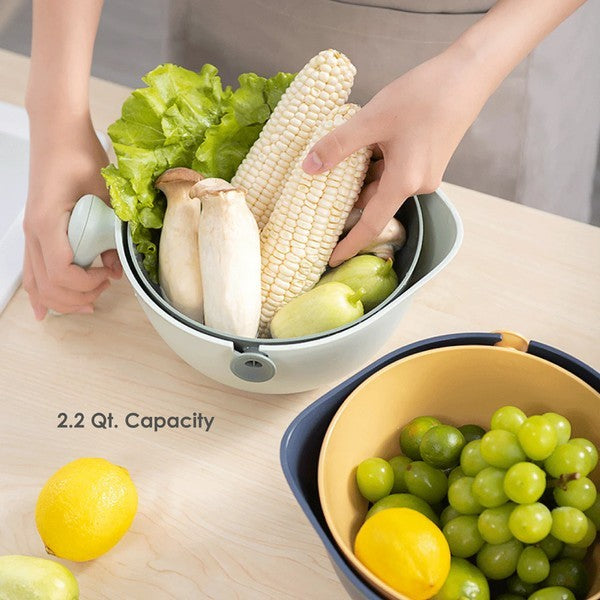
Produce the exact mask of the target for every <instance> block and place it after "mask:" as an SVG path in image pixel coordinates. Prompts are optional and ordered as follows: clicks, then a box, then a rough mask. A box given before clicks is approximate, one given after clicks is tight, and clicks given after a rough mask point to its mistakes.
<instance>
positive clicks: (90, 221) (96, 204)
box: [67, 194, 117, 269]
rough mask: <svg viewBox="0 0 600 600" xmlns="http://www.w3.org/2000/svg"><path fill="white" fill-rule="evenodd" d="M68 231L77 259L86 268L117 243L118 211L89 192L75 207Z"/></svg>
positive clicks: (77, 262)
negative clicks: (116, 219) (116, 213)
mask: <svg viewBox="0 0 600 600" xmlns="http://www.w3.org/2000/svg"><path fill="white" fill-rule="evenodd" d="M67 234H68V236H69V243H70V244H71V249H72V250H73V262H74V263H75V264H76V265H79V266H80V267H83V268H84V269H85V268H87V267H89V266H90V265H91V264H92V262H94V259H95V258H96V257H97V256H99V255H100V254H102V252H106V250H112V249H113V248H116V247H117V246H116V243H115V213H114V212H113V211H112V209H111V208H110V207H109V206H107V205H106V203H105V202H103V201H102V200H101V199H100V198H98V196H94V195H93V194H86V195H85V196H82V197H81V198H79V200H77V204H75V207H74V208H73V212H72V213H71V217H70V219H69V228H68V231H67Z"/></svg>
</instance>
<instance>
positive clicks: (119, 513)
mask: <svg viewBox="0 0 600 600" xmlns="http://www.w3.org/2000/svg"><path fill="white" fill-rule="evenodd" d="M136 510H137V492H136V489H135V486H134V485H133V481H131V478H130V477H129V473H128V472H127V471H126V470H125V469H124V468H123V467H119V466H117V465H113V464H112V463H110V462H109V461H107V460H105V459H103V458H80V459H78V460H74V461H73V462H70V463H69V464H67V465H65V466H64V467H62V468H60V469H59V470H58V471H57V472H56V473H54V475H52V477H50V479H48V481H47V482H46V484H45V485H44V487H43V488H42V491H41V492H40V495H39V497H38V501H37V506H36V509H35V521H36V525H37V529H38V532H39V534H40V537H41V538H42V541H43V542H44V544H45V545H46V550H47V551H48V553H49V554H53V555H54V556H58V557H60V558H66V559H68V560H74V561H86V560H92V559H94V558H97V557H98V556H100V555H101V554H104V553H105V552H107V551H108V550H110V549H111V548H112V547H113V546H114V545H115V544H116V543H117V542H118V541H119V540H120V539H121V538H122V537H123V535H124V534H125V532H126V531H127V530H128V529H129V526H130V525H131V522H132V521H133V517H134V516H135V513H136Z"/></svg>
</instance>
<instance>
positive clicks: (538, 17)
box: [449, 0, 585, 102]
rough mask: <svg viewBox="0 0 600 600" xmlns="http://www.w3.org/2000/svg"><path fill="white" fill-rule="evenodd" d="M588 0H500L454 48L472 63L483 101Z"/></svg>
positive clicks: (452, 50)
mask: <svg viewBox="0 0 600 600" xmlns="http://www.w3.org/2000/svg"><path fill="white" fill-rule="evenodd" d="M584 2H585V0H499V1H498V2H497V3H496V4H495V5H494V6H493V7H492V9H491V10H490V11H489V12H488V13H487V14H486V15H485V16H484V17H483V18H482V19H480V20H479V21H478V22H477V23H475V25H473V26H472V27H470V28H469V29H468V30H467V31H466V32H465V33H464V34H463V35H461V36H460V38H458V40H457V41H456V42H455V43H454V44H453V46H451V48H450V49H449V52H454V53H460V54H462V55H463V56H464V57H466V60H467V62H468V63H469V67H468V69H469V72H470V73H471V74H472V75H473V76H474V77H475V79H476V81H477V89H478V91H479V93H480V94H481V96H482V100H483V102H485V101H486V100H487V98H488V97H489V96H490V95H491V94H492V93H493V92H494V90H495V89H496V88H497V87H498V86H499V85H500V83H501V82H502V81H503V80H504V78H505V77H506V76H507V75H508V74H509V73H510V72H511V71H512V70H513V69H514V68H515V67H516V66H517V65H518V64H519V63H520V62H521V61H522V60H523V59H524V58H525V57H526V56H527V55H528V54H529V53H530V52H531V51H532V50H533V49H534V48H535V47H536V46H537V45H538V44H539V43H540V42H541V41H542V40H543V39H544V38H545V37H546V36H547V35H548V34H549V33H550V32H552V31H553V30H554V29H555V28H556V27H557V26H558V25H559V24H560V23H561V22H562V21H564V20H565V19H566V18H567V17H568V16H569V15H570V14H571V13H573V12H574V11H575V10H576V9H577V8H579V7H580V6H581V5H582V4H583V3H584Z"/></svg>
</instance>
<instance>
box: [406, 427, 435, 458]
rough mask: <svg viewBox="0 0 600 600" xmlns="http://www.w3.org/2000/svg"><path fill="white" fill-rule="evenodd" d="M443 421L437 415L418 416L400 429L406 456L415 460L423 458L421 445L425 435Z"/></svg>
mask: <svg viewBox="0 0 600 600" xmlns="http://www.w3.org/2000/svg"><path fill="white" fill-rule="evenodd" d="M436 425H441V422H440V421H439V420H438V419H436V418H435V417H417V418H416V419H413V420H412V421H410V423H407V424H406V425H405V426H404V427H403V428H402V429H401V430H400V448H402V452H403V453H404V455H405V456H408V457H409V458H412V459H413V460H421V453H420V452H419V446H420V445H421V440H422V439H423V436H424V435H425V434H426V433H427V432H428V431H429V430H430V429H431V428H432V427H435V426H436Z"/></svg>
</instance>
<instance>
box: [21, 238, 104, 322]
mask: <svg viewBox="0 0 600 600" xmlns="http://www.w3.org/2000/svg"><path fill="white" fill-rule="evenodd" d="M28 262H29V264H30V269H31V274H32V277H31V276H30V275H28V276H27V277H28V282H27V286H28V287H29V288H30V289H31V290H32V291H31V293H30V297H31V298H32V306H33V307H34V314H35V315H36V318H38V319H43V318H44V316H45V314H46V310H47V309H52V310H55V311H57V312H60V313H73V312H80V313H92V312H94V306H93V304H94V302H95V301H96V300H97V299H98V296H100V294H101V293H102V292H103V291H104V290H105V289H106V288H107V287H109V285H110V281H109V280H108V278H107V276H106V274H105V273H106V272H107V271H108V269H106V268H105V267H102V268H98V269H93V270H92V271H93V273H92V274H91V275H90V276H89V278H88V279H86V280H85V282H84V285H83V291H79V290H76V289H73V288H70V287H66V286H61V285H60V284H58V283H57V279H59V280H61V281H62V280H65V281H67V282H68V281H69V279H68V276H66V275H65V273H67V274H68V273H69V272H73V271H72V270H71V269H75V270H77V271H81V272H82V273H83V274H84V275H87V274H86V272H85V271H84V270H83V269H81V268H80V267H76V266H75V265H67V267H66V268H65V269H64V270H60V269H59V268H58V267H57V266H56V265H54V269H55V271H54V272H53V274H54V278H53V277H52V276H51V274H50V273H49V271H48V269H47V267H46V264H45V262H44V257H43V253H42V249H41V246H40V244H39V242H37V241H32V242H31V243H29V244H28ZM56 273H60V277H56ZM28 293H29V292H28ZM40 307H42V308H40Z"/></svg>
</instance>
